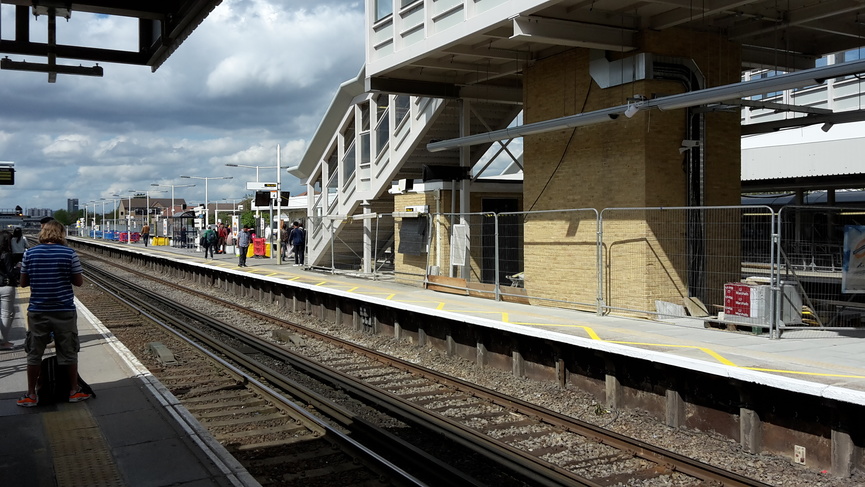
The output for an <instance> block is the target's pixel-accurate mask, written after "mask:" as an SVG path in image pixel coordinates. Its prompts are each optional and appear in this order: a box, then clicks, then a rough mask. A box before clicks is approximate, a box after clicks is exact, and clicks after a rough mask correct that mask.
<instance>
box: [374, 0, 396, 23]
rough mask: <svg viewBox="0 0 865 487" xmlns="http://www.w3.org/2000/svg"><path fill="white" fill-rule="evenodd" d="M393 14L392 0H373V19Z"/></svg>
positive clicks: (377, 19)
mask: <svg viewBox="0 0 865 487" xmlns="http://www.w3.org/2000/svg"><path fill="white" fill-rule="evenodd" d="M392 14H393V0H375V20H376V22H378V21H379V20H381V19H383V18H385V17H388V16H390V15H392Z"/></svg>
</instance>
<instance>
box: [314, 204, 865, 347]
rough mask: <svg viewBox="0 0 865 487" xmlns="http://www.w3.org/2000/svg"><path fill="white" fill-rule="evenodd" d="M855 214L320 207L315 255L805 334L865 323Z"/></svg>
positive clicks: (560, 299)
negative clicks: (849, 267)
mask: <svg viewBox="0 0 865 487" xmlns="http://www.w3.org/2000/svg"><path fill="white" fill-rule="evenodd" d="M850 214H851V211H850V210H845V209H842V208H831V207H820V208H813V207H806V208H799V207H787V208H784V209H783V210H781V211H778V212H776V211H774V210H773V209H772V208H770V207H768V206H723V207H676V208H668V207H663V208H662V207H657V208H607V209H604V210H602V211H600V212H599V211H597V210H595V209H592V208H582V209H567V210H548V211H532V212H501V213H484V212H478V213H439V214H436V213H417V214H410V213H407V212H397V213H393V214H375V213H371V214H370V213H367V214H365V215H364V214H361V215H353V216H343V217H312V218H310V219H309V225H308V232H309V239H308V245H309V249H310V250H309V251H308V260H309V262H310V265H312V266H313V267H319V268H324V269H330V270H331V271H333V272H359V273H363V274H367V275H370V274H371V275H372V276H373V277H376V278H379V277H383V276H393V278H394V279H395V280H397V281H400V282H404V283H407V284H415V285H424V286H426V287H428V288H431V289H435V290H438V291H443V292H450V293H458V294H463V295H470V296H477V297H482V298H488V299H495V300H503V301H514V302H521V303H526V304H532V305H542V306H554V307H562V308H570V309H581V310H586V311H593V312H596V313H598V314H607V313H615V314H622V315H630V316H640V317H646V318H652V319H656V320H660V321H666V322H677V323H684V324H687V325H694V326H706V327H717V328H721V329H727V330H736V331H742V332H748V333H754V334H762V335H765V336H769V337H779V336H781V334H782V333H784V332H787V331H791V332H792V331H796V332H797V336H809V335H807V334H802V333H801V330H808V331H809V332H813V331H825V330H829V329H831V330H832V331H838V330H841V329H862V325H863V315H865V304H862V301H863V299H862V298H863V297H865V294H860V293H865V289H863V290H861V291H859V290H852V289H851V290H848V292H847V293H844V292H842V289H841V286H842V280H843V279H842V276H843V275H844V273H843V258H842V254H843V250H844V249H843V237H844V233H845V228H846V226H848V225H851V224H858V222H859V220H861V219H862V217H858V218H859V220H857V219H856V217H851V216H850ZM859 214H860V215H861V214H865V213H863V212H861V210H859ZM863 272H865V271H863ZM863 280H865V277H863ZM863 287H865V283H863ZM814 336H819V334H816V335H814Z"/></svg>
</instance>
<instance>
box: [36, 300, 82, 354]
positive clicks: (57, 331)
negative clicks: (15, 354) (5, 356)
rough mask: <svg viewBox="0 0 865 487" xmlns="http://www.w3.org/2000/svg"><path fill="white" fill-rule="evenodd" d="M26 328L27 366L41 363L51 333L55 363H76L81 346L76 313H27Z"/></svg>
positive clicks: (49, 341)
mask: <svg viewBox="0 0 865 487" xmlns="http://www.w3.org/2000/svg"><path fill="white" fill-rule="evenodd" d="M27 327H28V330H27V340H26V341H25V342H24V351H25V352H27V365H40V364H41V363H42V355H43V354H44V353H45V347H47V346H48V344H49V343H51V333H54V349H55V350H56V352H57V363H58V364H60V365H71V364H77V363H78V351H79V350H80V349H81V344H80V343H79V341H78V312H77V311H28V312H27Z"/></svg>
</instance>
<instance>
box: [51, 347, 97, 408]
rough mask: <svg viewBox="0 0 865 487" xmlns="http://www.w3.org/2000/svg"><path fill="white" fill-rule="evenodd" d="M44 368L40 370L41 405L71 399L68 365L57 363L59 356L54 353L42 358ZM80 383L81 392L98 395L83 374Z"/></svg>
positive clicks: (79, 376) (79, 377)
mask: <svg viewBox="0 0 865 487" xmlns="http://www.w3.org/2000/svg"><path fill="white" fill-rule="evenodd" d="M41 367H42V369H41V371H40V372H39V389H38V391H37V392H38V393H39V405H40V406H41V405H43V404H55V403H58V402H68V401H69V389H70V388H71V387H70V385H69V374H68V373H67V371H66V368H67V366H66V365H60V364H58V363H57V356H55V355H52V356H50V357H48V358H45V359H42V365H41ZM78 385H79V386H80V387H81V392H84V393H86V394H90V395H91V397H92V398H95V397H96V393H95V392H93V389H92V388H91V387H90V386H89V385H88V384H87V383H86V382H84V379H82V378H81V375H80V374H79V375H78Z"/></svg>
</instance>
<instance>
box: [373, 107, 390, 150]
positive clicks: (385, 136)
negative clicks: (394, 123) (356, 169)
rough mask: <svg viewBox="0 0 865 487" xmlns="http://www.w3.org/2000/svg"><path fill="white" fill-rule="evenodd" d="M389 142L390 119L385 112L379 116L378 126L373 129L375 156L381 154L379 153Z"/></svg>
mask: <svg viewBox="0 0 865 487" xmlns="http://www.w3.org/2000/svg"><path fill="white" fill-rule="evenodd" d="M388 140H390V117H389V113H388V111H387V110H385V111H384V113H382V114H381V116H380V117H379V120H378V126H377V127H376V128H375V150H376V156H377V155H379V154H381V151H382V150H383V149H384V148H385V147H386V146H387V142H388Z"/></svg>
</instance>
